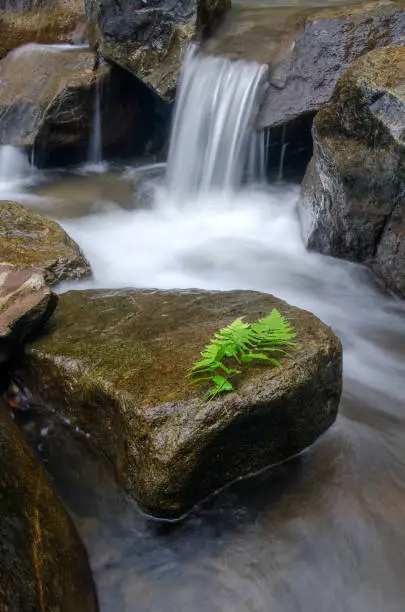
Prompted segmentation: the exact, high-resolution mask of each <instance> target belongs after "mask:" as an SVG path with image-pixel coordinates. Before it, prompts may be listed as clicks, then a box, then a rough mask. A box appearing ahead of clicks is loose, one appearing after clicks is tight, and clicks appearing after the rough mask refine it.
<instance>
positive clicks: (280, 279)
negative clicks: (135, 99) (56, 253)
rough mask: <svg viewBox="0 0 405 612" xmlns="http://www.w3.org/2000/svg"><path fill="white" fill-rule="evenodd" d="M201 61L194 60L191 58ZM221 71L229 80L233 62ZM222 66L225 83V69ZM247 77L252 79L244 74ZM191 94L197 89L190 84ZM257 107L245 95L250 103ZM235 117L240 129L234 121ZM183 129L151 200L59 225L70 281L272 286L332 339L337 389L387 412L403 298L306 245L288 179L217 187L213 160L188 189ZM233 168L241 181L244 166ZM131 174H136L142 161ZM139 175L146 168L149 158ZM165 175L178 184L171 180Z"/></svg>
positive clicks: (230, 147)
mask: <svg viewBox="0 0 405 612" xmlns="http://www.w3.org/2000/svg"><path fill="white" fill-rule="evenodd" d="M205 60H206V62H207V63H208V62H209V60H208V59H207V58H205ZM199 61H200V60H198V62H199ZM211 61H213V62H216V60H211ZM204 64H205V61H204ZM199 68H200V71H201V70H202V69H203V68H202V66H201V65H199ZM208 68H210V67H209V66H208ZM241 68H243V70H242V72H243V74H244V75H245V77H246V78H247V76H248V75H247V74H246V72H247V66H246V65H245V64H243V65H242V66H241ZM251 68H252V74H253V73H254V74H255V75H257V66H255V65H253V66H252V67H251ZM229 69H230V70H231V73H232V74H233V75H234V76H235V77H236V78H238V70H237V69H238V64H232V66H229ZM221 70H222V73H223V76H224V78H226V79H228V82H229V79H230V75H229V74H227V72H226V69H225V66H221ZM245 70H246V72H245ZM251 77H252V75H251ZM247 81H248V82H251V80H249V78H247ZM183 85H184V80H183V82H182V86H183ZM231 85H232V87H233V86H235V87H236V85H235V84H232V83H231ZM232 87H231V89H232ZM220 91H222V93H224V94H225V95H227V93H229V90H226V91H224V88H220V87H218V90H217V91H216V95H220ZM192 92H193V95H194V94H195V93H196V91H195V89H194V88H192ZM197 93H198V92H197ZM257 93H258V94H260V91H257ZM182 95H183V98H182ZM180 99H181V100H182V103H181V104H179V105H178V107H177V111H178V113H183V112H184V113H185V114H186V117H191V114H192V113H191V110H192V108H194V110H195V113H196V114H197V115H199V113H200V111H199V110H198V109H199V108H200V106H199V105H201V103H202V98H201V96H200V97H199V98H197V99H194V98H192V97H189V98H188V100H187V96H186V93H185V92H184V91H181V92H180ZM234 100H235V102H236V103H237V102H238V100H237V99H236V98H234ZM257 104H258V100H255V101H254V103H253V106H255V105H257ZM188 106H190V107H191V108H188ZM239 106H241V102H240V101H239ZM216 108H221V105H220V104H218V105H217V107H216ZM228 111H229V108H228ZM228 111H227V112H228ZM232 112H233V109H232ZM228 117H229V115H228V114H226V115H225V116H223V122H224V126H225V128H226V129H224V132H222V133H221V134H219V136H218V138H219V139H220V140H222V141H223V142H222V143H219V142H218V143H217V145H216V146H215V147H213V149H214V153H215V151H219V150H222V151H224V152H226V153H227V158H226V159H225V160H222V159H221V158H219V159H218V163H219V166H220V167H221V168H223V167H224V165H225V166H226V167H228V165H229V163H231V162H230V160H229V159H228V157H229V155H230V151H234V152H235V151H238V152H239V153H240V154H241V156H242V153H241V149H240V148H239V147H237V146H234V143H235V134H234V131H232V130H229V131H228V121H227V120H228ZM176 122H177V127H176ZM180 123H181V114H180V115H178V116H177V117H176V121H175V125H174V131H175V132H176V130H178V132H177V134H178V135H180V133H181V129H180V127H179V124H180ZM236 125H238V126H239V127H241V126H242V121H240V122H239V123H238V124H235V126H234V127H236ZM219 127H220V124H219V123H218V129H219ZM243 129H244V128H243ZM190 133H191V138H190V139H187V138H185V136H184V140H183V136H181V137H180V136H179V138H178V140H177V146H184V149H183V150H182V153H181V155H180V153H179V151H178V150H173V146H172V148H171V151H170V160H169V167H170V171H169V186H168V187H167V186H163V187H162V186H157V187H156V189H155V199H154V203H153V205H152V206H151V207H150V208H146V209H145V208H144V209H142V210H136V209H133V210H123V209H122V208H120V207H119V206H118V205H114V204H110V205H106V206H104V207H103V211H102V212H100V213H96V214H91V215H90V216H88V217H81V218H76V219H69V220H66V221H64V222H63V226H64V227H65V229H66V231H67V232H68V233H69V234H70V235H71V236H72V237H73V238H74V239H75V240H76V241H77V242H78V243H79V244H80V246H81V247H82V249H83V250H84V252H85V254H86V256H87V257H88V258H89V260H90V263H91V266H92V269H93V272H94V278H93V279H92V280H88V281H85V282H84V283H82V284H80V285H79V286H80V287H82V288H85V287H106V288H107V287H150V288H153V287H158V288H184V289H186V288H190V287H191V288H205V289H218V290H225V289H253V290H258V291H263V292H267V293H274V294H275V295H277V296H279V297H281V298H284V299H286V300H287V301H289V302H291V303H293V304H295V305H297V306H301V307H303V308H307V309H309V310H311V311H313V312H314V313H316V314H317V315H318V316H320V317H321V318H322V319H323V320H324V321H326V322H327V323H328V324H330V325H331V326H332V327H333V328H334V329H335V330H336V332H337V333H338V334H339V336H340V337H341V338H342V340H343V342H344V346H345V353H344V367H345V384H346V397H347V396H348V395H353V396H354V397H356V399H357V400H358V401H363V400H364V401H366V400H367V401H368V402H369V403H370V404H371V405H373V406H375V407H376V409H377V408H380V406H381V405H384V407H385V411H386V412H390V411H391V412H394V411H395V410H397V409H398V406H400V405H401V404H402V402H403V397H404V380H405V362H404V359H403V358H401V352H400V351H401V350H402V349H401V348H398V349H396V348H395V347H401V346H402V347H403V346H405V325H404V320H405V319H404V317H405V309H404V304H403V303H401V302H399V301H397V300H394V299H391V298H389V297H387V296H384V295H382V294H381V293H380V292H379V291H378V289H377V288H376V286H375V284H374V283H373V281H372V277H371V274H370V273H369V272H368V271H366V270H365V269H364V268H362V267H360V266H357V265H353V264H350V263H347V262H344V261H340V260H336V259H332V258H328V257H324V256H322V255H319V254H316V253H310V252H308V251H306V249H305V248H304V245H303V242H302V239H301V229H300V225H299V220H298V215H297V202H298V196H299V189H298V188H297V187H296V186H289V185H277V186H267V188H263V187H262V188H260V189H258V188H255V187H254V186H253V185H250V186H249V185H246V186H245V187H243V188H238V189H236V190H235V188H232V187H234V184H233V183H232V181H229V182H228V180H227V181H226V183H225V185H226V188H225V187H224V186H223V185H222V187H221V188H219V187H218V184H217V180H216V179H215V180H214V178H215V172H214V170H215V169H213V170H212V171H211V170H210V172H209V173H208V176H211V177H213V185H214V186H211V188H208V185H209V184H207V182H204V183H203V184H202V185H201V183H200V191H197V185H198V181H197V182H196V179H195V177H196V176H197V177H199V180H200V179H201V177H202V176H205V174H201V172H200V173H199V172H194V170H195V169H193V168H192V167H190V166H191V160H194V161H195V163H196V164H198V165H201V164H202V163H203V162H202V159H203V158H204V159H205V158H206V156H207V154H206V151H205V150H203V151H202V152H201V143H200V142H198V141H197V138H196V133H194V132H193V129H192V126H191V127H190ZM236 136H237V138H239V136H240V135H238V134H236ZM215 142H216V141H215V139H214V138H213V139H211V140H208V142H207V140H206V141H205V146H210V143H211V144H212V143H215ZM182 143H183V144H182ZM247 150H248V149H247V148H246V149H245V153H246V154H247ZM198 151H200V152H201V159H200V158H199V157H198V155H199V153H198ZM173 156H174V157H173ZM259 157H260V156H259ZM181 160H183V167H182V166H181V164H180V161H181ZM245 161H246V158H245ZM236 165H237V167H238V168H239V171H240V175H239V179H240V178H241V176H242V174H243V173H244V169H243V168H242V165H243V164H242V163H239V162H238V163H237V164H236ZM189 171H190V172H191V175H192V177H194V178H193V180H192V181H191V182H190V181H189V180H188V178H187V173H188V172H189ZM133 172H138V173H141V175H142V170H139V169H138V170H137V171H133ZM207 172H208V171H207ZM232 172H234V170H232ZM232 172H231V174H232ZM126 174H128V173H126ZM145 174H146V175H148V176H149V175H150V167H148V168H147V169H146V170H145ZM220 176H222V173H221V175H220ZM234 176H235V175H234ZM236 178H237V177H236ZM89 180H90V179H89ZM93 180H94V179H93ZM173 181H178V182H179V189H176V188H175V187H176V184H173ZM218 181H219V178H218ZM236 182H237V181H236ZM188 189H190V192H188V191H187V190H188ZM69 197H71V196H69ZM55 207H57V203H55ZM55 216H58V215H57V211H56V208H55ZM68 288H78V284H77V283H73V284H70V285H69V284H66V285H64V286H63V287H62V288H61V289H62V290H64V289H68ZM387 398H389V401H388V400H387ZM386 400H387V401H386ZM393 400H394V401H393Z"/></svg>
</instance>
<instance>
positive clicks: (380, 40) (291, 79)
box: [206, 1, 405, 128]
mask: <svg viewBox="0 0 405 612" xmlns="http://www.w3.org/2000/svg"><path fill="white" fill-rule="evenodd" d="M404 37H405V7H404V5H403V4H402V3H396V2H390V1H383V2H380V1H377V2H366V3H364V2H363V3H354V4H352V5H351V6H350V5H349V6H346V5H345V6H343V7H329V8H321V9H319V8H318V9H303V8H292V7H284V8H283V7H275V6H274V5H272V6H264V5H263V4H262V5H259V6H258V7H252V6H249V5H248V4H246V5H244V6H242V7H237V6H236V7H234V8H233V10H232V11H231V12H230V13H229V14H228V16H227V18H226V20H225V23H224V25H223V26H221V28H219V30H218V31H217V32H216V34H215V36H214V38H213V39H212V40H209V41H208V42H207V45H206V50H207V52H209V53H214V54H222V55H227V56H229V57H231V58H240V59H248V60H254V61H257V62H260V63H263V64H269V66H270V70H269V88H268V90H267V93H266V97H265V100H264V104H263V106H262V110H261V113H260V116H259V118H258V126H259V127H261V128H262V127H274V126H277V125H281V124H285V123H288V122H290V121H292V120H294V119H297V118H300V117H303V116H305V115H307V114H308V113H313V112H315V111H317V110H318V109H320V108H322V107H323V106H324V105H325V104H327V103H328V102H329V100H330V97H331V95H332V93H333V90H334V87H335V85H336V83H337V81H338V79H339V77H340V76H341V75H342V74H344V72H345V71H346V70H347V68H348V67H349V66H350V64H351V63H352V62H353V61H354V60H356V59H357V58H358V57H360V56H361V55H363V54H364V53H366V52H367V51H371V50H372V49H374V48H378V47H383V46H386V45H391V44H396V43H398V42H400V41H401V39H403V38H404Z"/></svg>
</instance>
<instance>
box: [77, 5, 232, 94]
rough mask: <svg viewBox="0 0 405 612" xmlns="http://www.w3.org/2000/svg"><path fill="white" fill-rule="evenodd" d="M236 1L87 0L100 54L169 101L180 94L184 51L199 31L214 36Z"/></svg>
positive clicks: (96, 46) (94, 40) (95, 40)
mask: <svg viewBox="0 0 405 612" xmlns="http://www.w3.org/2000/svg"><path fill="white" fill-rule="evenodd" d="M230 5H231V0H184V1H183V2H171V1H170V0H153V2H152V3H149V2H148V3H145V2H143V0H123V1H122V0H85V8H86V14H87V17H88V19H89V23H90V26H91V30H90V31H91V32H92V34H91V37H92V43H93V45H94V46H95V48H96V49H97V50H98V52H99V53H100V54H101V55H102V56H103V57H104V58H106V59H108V60H110V61H112V62H115V63H117V64H119V65H120V66H122V67H123V68H126V69H128V70H130V71H131V72H133V74H135V75H136V76H137V77H138V78H140V79H142V80H143V81H144V82H145V83H148V84H149V85H150V86H151V87H153V88H154V89H155V91H157V92H158V94H159V95H161V96H162V97H163V98H165V99H167V100H172V99H173V97H174V92H175V88H176V85H177V79H178V75H179V72H180V63H181V54H182V51H183V50H184V48H185V47H186V46H187V44H189V42H190V41H191V40H192V39H193V38H194V37H195V36H196V35H197V34H201V35H203V36H208V35H209V34H210V33H211V32H212V31H213V29H214V28H215V26H216V24H217V23H218V21H220V19H221V18H222V17H223V15H224V14H225V12H226V11H227V10H228V9H229V8H230Z"/></svg>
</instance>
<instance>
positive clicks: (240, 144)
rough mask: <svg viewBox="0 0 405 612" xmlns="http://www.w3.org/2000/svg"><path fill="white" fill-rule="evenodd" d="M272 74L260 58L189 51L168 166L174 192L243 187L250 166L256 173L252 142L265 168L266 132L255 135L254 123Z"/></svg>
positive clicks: (174, 193) (256, 157)
mask: <svg viewBox="0 0 405 612" xmlns="http://www.w3.org/2000/svg"><path fill="white" fill-rule="evenodd" d="M266 73H267V66H263V65H260V64H257V63H255V62H245V61H236V62H233V61H230V60H227V59H224V58H220V57H208V56H205V55H202V54H199V53H197V52H196V50H195V49H194V48H193V47H191V48H190V49H189V50H188V51H187V53H186V56H185V59H184V64H183V71H182V75H181V79H180V85H179V94H178V98H177V101H176V108H175V117H174V123H173V131H172V137H171V142H170V150H169V158H168V166H167V184H168V189H169V192H170V194H171V195H172V196H174V197H178V198H184V196H186V195H187V194H190V193H195V192H200V193H201V192H205V191H209V190H211V189H217V190H229V189H233V188H237V187H239V186H240V184H241V183H242V180H243V177H244V173H245V172H246V170H247V167H248V165H249V168H250V174H252V167H251V163H252V159H253V157H252V154H250V160H251V163H250V164H249V145H250V146H251V147H252V148H253V149H254V150H255V155H254V157H255V159H256V162H257V164H258V168H259V167H260V165H261V167H263V165H264V161H263V155H264V152H263V155H262V154H261V151H262V150H264V140H263V139H264V133H261V134H255V132H254V129H253V126H254V121H255V119H256V115H257V112H258V109H259V105H260V102H261V100H262V96H263V94H264V90H265V87H266V78H265V77H266ZM261 139H262V140H263V143H262V142H261ZM257 151H258V152H259V154H257ZM261 159H262V161H261ZM256 174H257V173H256Z"/></svg>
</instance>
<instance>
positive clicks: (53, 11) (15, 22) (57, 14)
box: [0, 0, 85, 59]
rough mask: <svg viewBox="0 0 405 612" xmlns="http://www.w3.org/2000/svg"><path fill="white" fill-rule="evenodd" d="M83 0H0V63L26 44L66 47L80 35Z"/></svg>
mask: <svg viewBox="0 0 405 612" xmlns="http://www.w3.org/2000/svg"><path fill="white" fill-rule="evenodd" d="M84 28H85V14H84V5H83V0H69V1H68V2H67V1H66V0H41V1H33V0H0V32H1V40H0V59H2V58H3V57H4V56H5V55H7V53H8V52H9V51H12V50H13V49H16V48H17V47H20V46H21V45H25V44H27V43H42V44H52V43H68V42H71V41H72V39H74V38H75V36H77V33H78V32H81V31H84Z"/></svg>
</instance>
